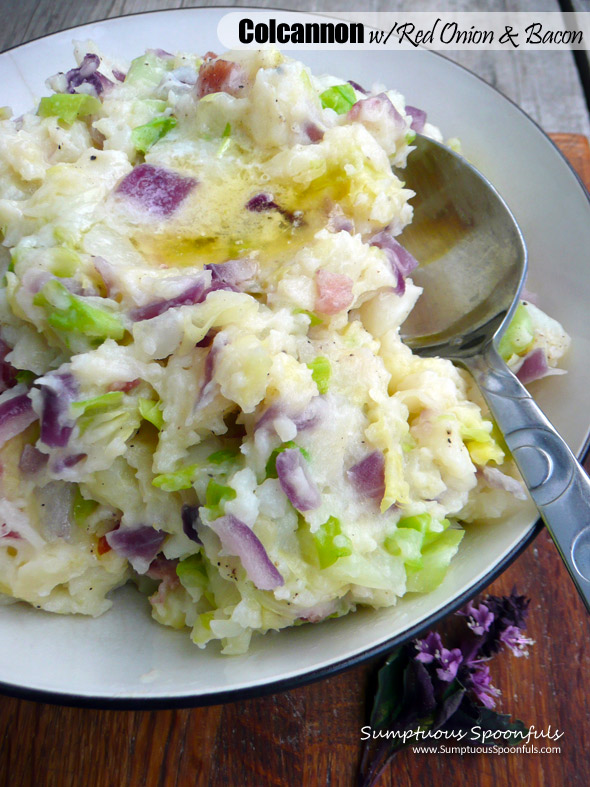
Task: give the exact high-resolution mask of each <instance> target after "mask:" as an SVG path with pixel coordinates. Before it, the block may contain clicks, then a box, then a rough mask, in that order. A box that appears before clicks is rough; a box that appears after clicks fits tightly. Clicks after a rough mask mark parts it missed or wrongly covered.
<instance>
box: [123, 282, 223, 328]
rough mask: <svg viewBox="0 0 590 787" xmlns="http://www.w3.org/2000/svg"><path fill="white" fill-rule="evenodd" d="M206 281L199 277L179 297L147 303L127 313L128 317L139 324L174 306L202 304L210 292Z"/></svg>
mask: <svg viewBox="0 0 590 787" xmlns="http://www.w3.org/2000/svg"><path fill="white" fill-rule="evenodd" d="M207 281H208V279H207V277H204V276H201V277H199V278H197V279H196V280H195V282H194V283H193V284H191V285H190V286H189V287H187V289H186V290H185V291H184V292H181V293H180V295H176V296H175V297H174V298H163V299H162V300H160V301H152V303H148V304H146V305H145V306H138V307H137V308H136V309H133V310H132V311H131V312H130V313H129V316H130V317H131V319H132V320H133V321H134V322H141V321H142V320H152V319H153V318H154V317H158V315H160V314H163V313H164V312H166V311H168V309H173V308H174V307H176V306H191V305H194V304H197V303H202V302H203V301H204V300H205V298H206V297H207V295H208V294H209V292H210V288H207Z"/></svg>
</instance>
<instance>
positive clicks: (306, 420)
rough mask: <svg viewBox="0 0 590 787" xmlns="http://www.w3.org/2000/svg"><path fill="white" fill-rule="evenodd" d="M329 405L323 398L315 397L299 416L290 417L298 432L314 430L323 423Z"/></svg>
mask: <svg viewBox="0 0 590 787" xmlns="http://www.w3.org/2000/svg"><path fill="white" fill-rule="evenodd" d="M327 410H328V404H327V402H326V400H325V398H324V397H323V396H314V397H313V399H311V401H310V402H309V404H308V405H307V407H305V408H304V409H303V410H302V412H300V413H299V414H298V415H293V416H289V417H290V418H291V420H292V421H293V423H294V424H295V426H296V427H297V431H298V432H303V431H304V430H305V429H313V428H314V427H315V426H317V425H318V423H319V422H320V421H322V420H323V419H324V418H325V416H326V413H327Z"/></svg>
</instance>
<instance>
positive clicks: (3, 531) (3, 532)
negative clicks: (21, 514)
mask: <svg viewBox="0 0 590 787" xmlns="http://www.w3.org/2000/svg"><path fill="white" fill-rule="evenodd" d="M0 538H12V539H14V540H15V541H22V536H21V534H20V533H17V532H16V530H9V529H8V525H7V524H6V522H2V523H1V524H0Z"/></svg>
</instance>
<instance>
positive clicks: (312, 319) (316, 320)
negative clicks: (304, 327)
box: [293, 309, 324, 328]
mask: <svg viewBox="0 0 590 787" xmlns="http://www.w3.org/2000/svg"><path fill="white" fill-rule="evenodd" d="M293 314H307V316H308V317H309V327H310V328H313V327H314V326H315V325H321V324H322V323H323V322H324V321H323V320H322V318H321V317H318V315H317V314H316V313H315V312H310V311H308V310H307V309H293Z"/></svg>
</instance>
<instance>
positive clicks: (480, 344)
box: [400, 135, 590, 611]
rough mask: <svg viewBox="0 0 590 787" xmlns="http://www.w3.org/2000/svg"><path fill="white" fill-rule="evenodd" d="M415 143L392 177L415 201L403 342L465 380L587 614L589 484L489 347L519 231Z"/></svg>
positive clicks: (523, 259)
mask: <svg viewBox="0 0 590 787" xmlns="http://www.w3.org/2000/svg"><path fill="white" fill-rule="evenodd" d="M415 144H416V150H414V151H413V152H412V153H411V154H410V156H409V157H408V164H407V167H406V168H405V169H404V170H403V172H401V173H400V176H401V177H402V179H403V180H405V183H406V186H407V187H409V188H411V189H413V190H414V191H416V194H417V196H416V197H415V198H413V206H414V219H413V222H412V224H411V225H410V226H409V227H408V228H407V229H406V230H404V232H403V233H402V235H401V237H400V241H401V243H402V245H403V246H405V248H406V249H407V250H408V251H409V252H411V253H412V254H413V255H414V257H416V259H417V260H419V261H420V266H419V267H418V268H417V269H416V270H415V271H414V273H413V275H412V278H413V280H414V282H415V283H416V284H418V285H420V286H421V287H423V293H422V295H421V296H420V298H419V300H418V304H417V305H416V307H415V308H414V310H413V311H412V312H411V314H410V316H409V317H408V319H407V320H406V322H405V323H404V325H403V326H402V338H403V339H404V341H405V342H406V343H407V344H408V345H409V346H410V347H411V348H412V349H413V350H414V352H417V353H418V354H420V355H425V356H433V355H436V356H442V357H446V358H449V359H451V360H453V361H455V362H456V363H457V364H459V365H461V366H463V367H464V368H466V369H468V370H469V371H470V372H471V374H472V375H473V377H474V379H475V381H476V383H477V384H478V386H479V388H480V390H481V392H482V394H483V396H484V398H485V400H486V402H487V404H488V407H489V409H490V413H491V415H492V417H493V418H494V420H495V421H496V423H497V425H498V427H499V428H500V431H501V432H502V433H503V435H504V439H505V441H506V444H507V445H508V448H509V449H510V452H511V454H512V456H513V458H514V460H515V462H516V464H517V466H518V468H519V470H520V473H521V475H522V478H523V480H524V482H525V484H526V486H527V489H528V490H529V493H530V495H531V497H532V499H533V501H534V503H535V505H536V506H537V508H538V509H539V513H540V514H541V517H542V518H543V521H544V522H545V524H546V526H547V529H548V530H549V532H550V534H551V536H552V538H553V540H554V542H555V544H556V546H557V548H558V550H559V552H560V554H561V557H562V559H563V561H564V562H565V564H566V566H567V568H568V571H569V573H570V575H571V577H572V579H573V581H574V583H575V585H576V587H577V589H578V592H579V593H580V596H581V597H582V599H583V601H584V603H585V604H586V608H587V609H588V610H589V611H590V480H589V479H588V476H587V475H586V474H585V472H584V470H583V469H582V468H581V466H580V464H579V463H578V461H577V460H576V458H575V457H574V455H573V454H572V452H571V451H570V449H569V448H568V446H567V445H566V443H565V442H564V440H563V439H562V438H561V437H560V436H559V434H558V433H557V431H556V430H555V428H554V427H553V425H552V424H551V423H550V421H549V420H548V419H547V417H546V416H545V415H544V413H543V412H542V411H541V409H540V408H539V406H538V405H537V404H536V403H535V401H534V400H533V399H532V397H531V396H530V394H529V393H528V391H527V390H526V389H525V388H524V386H523V385H522V384H521V383H520V382H519V380H518V379H517V378H516V376H515V375H514V374H513V373H512V372H511V371H510V370H509V368H508V367H507V366H506V364H505V363H504V361H503V360H502V358H501V357H500V355H499V353H498V351H497V348H496V344H497V342H498V340H499V339H500V337H501V335H502V333H503V331H504V330H505V328H506V327H507V326H508V324H509V322H510V319H511V318H512V315H513V314H514V311H515V309H516V307H517V306H518V302H519V297H520V293H521V290H522V287H523V283H524V279H525V276H526V272H527V252H526V245H525V242H524V239H523V236H522V233H521V231H520V228H519V226H518V224H517V222H516V220H515V218H514V216H513V215H512V213H511V212H510V209H509V208H508V206H507V205H506V203H505V202H504V200H503V199H502V198H501V197H500V195H499V194H498V192H497V191H496V190H495V189H494V187H493V186H492V185H491V183H490V182H489V181H488V180H487V179H486V178H485V177H484V176H483V175H482V174H481V173H480V172H478V171H477V170H476V169H475V167H473V166H472V165H471V164H469V163H468V162H467V161H466V160H465V159H464V158H463V157H462V156H460V155H458V154H457V153H455V152H453V151H452V150H450V149H449V148H447V147H445V146H444V145H441V144H440V143H438V142H435V141H433V140H431V139H428V138H426V137H422V136H420V135H417V137H416V143H415Z"/></svg>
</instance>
